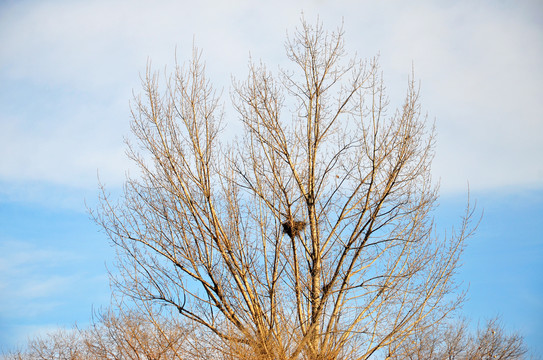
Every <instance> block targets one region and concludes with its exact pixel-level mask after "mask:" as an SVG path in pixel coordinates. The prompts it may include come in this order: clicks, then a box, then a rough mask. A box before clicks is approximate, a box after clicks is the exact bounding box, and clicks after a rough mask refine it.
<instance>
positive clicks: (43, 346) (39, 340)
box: [2, 328, 90, 360]
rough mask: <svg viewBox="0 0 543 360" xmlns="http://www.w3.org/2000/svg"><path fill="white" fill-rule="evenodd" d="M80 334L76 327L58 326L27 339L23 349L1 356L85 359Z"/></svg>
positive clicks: (13, 359) (28, 359)
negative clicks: (55, 328) (58, 327)
mask: <svg viewBox="0 0 543 360" xmlns="http://www.w3.org/2000/svg"><path fill="white" fill-rule="evenodd" d="M86 350H87V349H86V348H85V346H84V344H83V341H82V338H81V335H80V333H79V332H78V331H77V330H76V329H64V328H60V329H57V330H55V331H52V332H49V333H47V334H45V335H41V336H36V337H34V338H32V339H29V341H28V344H27V346H26V348H25V349H22V350H17V351H12V352H10V353H7V354H4V355H3V356H2V358H3V359H5V360H87V359H90V358H89V357H88V353H87V351H86Z"/></svg>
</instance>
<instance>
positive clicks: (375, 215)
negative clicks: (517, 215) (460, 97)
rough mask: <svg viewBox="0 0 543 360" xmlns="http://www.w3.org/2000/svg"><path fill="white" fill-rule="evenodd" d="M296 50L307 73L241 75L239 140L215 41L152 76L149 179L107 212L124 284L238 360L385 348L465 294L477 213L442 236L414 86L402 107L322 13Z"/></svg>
mask: <svg viewBox="0 0 543 360" xmlns="http://www.w3.org/2000/svg"><path fill="white" fill-rule="evenodd" d="M286 54H287V57H288V59H289V60H290V61H291V64H292V67H291V68H289V69H283V70H280V71H278V72H277V73H274V72H272V71H270V70H269V69H267V68H266V67H265V66H264V65H255V64H252V65H250V66H249V75H248V78H247V79H246V80H245V81H238V82H235V83H234V89H233V91H232V101H233V104H234V108H235V109H236V110H237V113H238V115H239V119H240V120H241V122H242V125H243V135H242V137H241V138H239V139H237V140H236V141H235V143H234V144H233V145H228V144H226V143H225V142H224V139H223V138H222V137H221V129H223V128H224V119H223V111H222V107H221V102H220V99H219V97H218V96H217V95H216V93H215V91H214V90H213V88H212V86H211V83H210V82H209V80H208V79H207V78H206V75H205V66H204V64H203V63H202V61H201V59H200V53H199V52H198V51H195V53H194V56H193V59H192V61H191V62H190V64H188V65H186V66H184V67H178V68H176V70H175V72H174V73H173V74H172V75H171V76H170V77H169V78H168V79H167V81H166V84H165V85H164V86H162V85H160V84H159V77H158V75H157V74H156V73H153V72H151V71H150V70H148V72H147V74H146V76H145V78H144V79H143V81H142V83H143V94H142V95H141V96H138V97H136V98H135V102H134V105H133V108H132V116H133V121H132V131H133V134H134V135H135V137H136V138H137V142H136V143H135V144H129V150H128V154H129V156H130V158H131V159H132V160H133V161H134V162H135V163H137V165H138V166H139V168H140V170H141V174H139V175H138V176H137V177H136V178H130V179H128V180H127V182H126V186H125V191H124V199H123V200H122V201H121V202H120V203H118V204H115V203H113V202H112V201H111V200H110V199H108V197H107V196H105V192H104V196H103V198H102V202H101V207H100V208H99V209H98V211H97V212H96V213H95V216H96V219H97V221H98V222H99V223H100V224H101V225H102V226H103V228H104V229H105V231H106V232H107V233H108V235H109V237H110V238H111V240H112V241H113V242H114V244H115V245H116V248H117V250H118V253H119V256H118V265H119V269H120V274H121V275H120V276H119V277H118V278H117V279H116V281H117V283H116V285H117V287H118V289H120V290H121V291H122V292H124V293H125V294H128V295H130V296H132V297H134V298H135V299H138V300H143V301H145V302H150V303H155V304H157V305H159V304H160V305H164V304H166V305H171V306H173V307H175V308H176V309H177V311H178V312H179V314H180V315H181V316H182V317H184V318H185V319H187V320H189V321H191V322H193V323H194V324H198V325H199V326H201V327H202V328H203V329H206V331H208V332H209V334H208V335H207V336H206V337H205V339H206V340H208V341H209V343H210V346H215V347H216V348H217V349H221V351H223V353H224V354H225V356H228V357H231V358H236V357H238V358H240V357H243V356H245V357H247V356H250V357H252V358H267V359H302V358H303V359H340V358H345V359H347V358H348V359H367V358H371V357H380V356H381V355H382V352H383V351H384V350H383V349H385V348H386V347H387V346H389V345H390V344H393V343H394V344H398V343H401V342H402V341H403V339H406V338H407V337H409V336H410V335H411V334H412V333H413V332H414V330H415V329H420V327H421V326H422V325H421V324H426V325H427V326H430V325H431V324H434V323H436V322H439V321H440V320H441V319H443V318H444V317H445V316H446V315H447V314H448V313H449V312H450V311H451V310H452V309H454V308H455V307H456V306H457V305H458V301H459V299H458V298H456V297H453V296H449V295H450V294H451V291H452V290H453V289H454V284H453V282H452V275H453V273H454V272H455V269H456V268H457V266H458V258H459V255H460V253H461V251H462V248H463V241H464V239H465V238H466V237H467V236H468V235H469V232H470V230H469V218H470V210H469V209H468V211H467V213H466V217H465V219H464V222H463V223H462V224H461V226H460V229H459V231H457V232H456V233H453V234H451V235H450V236H448V237H440V236H437V235H436V234H435V231H434V225H433V220H432V213H431V211H432V209H433V208H434V207H435V204H436V199H437V189H436V188H435V187H434V186H432V184H431V179H430V163H431V160H432V156H433V141H434V133H433V129H431V128H428V126H427V124H426V121H425V118H424V116H421V109H420V104H419V92H418V87H417V85H416V84H415V82H414V81H413V79H411V80H410V81H409V82H408V86H407V94H406V96H405V99H404V100H403V103H402V104H401V106H400V107H399V108H397V109H396V110H394V109H391V108H390V107H389V101H388V98H387V95H386V94H385V87H384V85H383V81H382V76H381V74H380V70H379V68H378V64H377V61H376V59H372V60H369V61H360V60H357V59H353V60H348V59H346V57H345V51H344V43H343V33H342V30H341V29H340V30H339V31H337V32H333V33H328V32H326V31H324V30H323V28H322V26H321V25H320V24H318V25H316V26H311V25H309V24H307V23H306V22H305V21H302V24H301V26H300V28H299V29H298V30H297V31H296V32H295V33H294V34H293V36H292V37H291V38H289V39H288V40H287V42H286ZM426 325H425V326H426ZM248 354H249V355H248Z"/></svg>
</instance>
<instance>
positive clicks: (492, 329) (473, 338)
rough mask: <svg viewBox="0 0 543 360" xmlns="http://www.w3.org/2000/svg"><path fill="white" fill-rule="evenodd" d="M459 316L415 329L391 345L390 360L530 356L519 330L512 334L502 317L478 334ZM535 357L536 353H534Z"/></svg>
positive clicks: (510, 359)
mask: <svg viewBox="0 0 543 360" xmlns="http://www.w3.org/2000/svg"><path fill="white" fill-rule="evenodd" d="M468 325H469V324H468V322H467V321H466V320H459V321H456V322H449V323H445V324H436V325H434V326H432V327H429V328H425V329H424V330H421V331H415V332H414V333H413V334H412V335H411V336H410V337H409V338H408V339H407V341H404V342H401V344H399V346H391V347H390V349H389V350H390V351H389V359H390V360H396V359H397V360H399V359H408V360H423V359H450V360H463V359H478V360H491V359H503V360H505V359H507V360H520V359H526V358H527V357H526V356H525V355H526V353H527V349H526V346H525V344H524V341H523V339H522V337H521V336H520V335H519V334H517V333H511V334H508V333H507V332H506V331H505V330H504V328H503V326H502V325H501V324H500V322H499V320H498V318H495V319H491V320H489V321H487V322H486V324H485V326H484V327H479V328H478V329H477V332H476V333H475V334H473V333H470V331H469V330H468ZM532 358H534V357H532Z"/></svg>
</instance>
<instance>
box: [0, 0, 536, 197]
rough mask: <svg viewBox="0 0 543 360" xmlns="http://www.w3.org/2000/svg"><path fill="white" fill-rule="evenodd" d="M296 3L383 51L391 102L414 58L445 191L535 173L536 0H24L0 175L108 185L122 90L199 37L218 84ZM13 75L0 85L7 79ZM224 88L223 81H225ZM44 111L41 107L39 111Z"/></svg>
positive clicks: (279, 50)
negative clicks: (258, 0)
mask: <svg viewBox="0 0 543 360" xmlns="http://www.w3.org/2000/svg"><path fill="white" fill-rule="evenodd" d="M301 10H303V11H304V13H305V16H306V18H307V19H308V20H309V21H312V20H313V19H314V18H315V16H316V15H317V14H319V15H320V16H321V18H322V19H323V20H324V21H325V24H326V25H327V26H332V27H335V26H336V25H338V24H339V22H340V21H341V18H342V17H344V19H345V30H346V32H347V40H348V42H347V48H348V49H349V50H352V51H351V53H354V52H355V51H357V52H358V53H359V54H360V55H362V56H373V55H374V54H375V53H377V52H378V51H380V53H381V60H382V64H383V70H384V72H385V77H386V79H388V81H389V82H388V85H389V88H390V89H391V91H392V95H393V100H401V96H400V95H399V94H400V91H399V90H398V89H402V88H403V85H404V84H405V80H406V77H407V74H408V73H409V71H410V66H411V63H412V62H414V64H415V69H416V76H417V77H419V78H420V79H421V80H422V95H423V98H422V101H423V106H424V107H425V108H426V109H428V110H429V114H430V116H431V117H432V118H433V117H434V116H435V117H436V118H437V125H438V132H439V139H438V140H439V141H438V154H437V157H436V161H435V167H434V168H435V173H436V175H437V176H438V177H441V178H442V184H443V187H444V189H445V190H458V189H465V184H466V181H468V180H469V181H470V183H471V185H472V187H474V188H488V189H495V188H499V187H503V186H534V185H537V184H541V183H542V182H543V168H542V167H543V165H541V162H540V161H539V157H540V155H541V154H542V153H543V148H542V143H543V142H541V141H540V140H539V137H540V136H539V134H541V133H543V121H542V119H543V107H542V105H541V102H540V99H541V98H543V88H542V87H543V71H542V70H541V66H540V65H541V60H542V57H543V45H542V44H543V41H542V40H543V39H542V26H541V22H540V21H538V20H537V19H538V18H535V17H534V16H535V15H534V13H535V12H537V10H541V6H540V5H538V4H537V2H531V3H528V2H527V3H523V5H522V6H521V5H508V3H505V2H477V3H473V2H469V1H461V2H442V3H439V4H437V3H435V2H431V1H415V2H409V3H405V2H401V1H390V2H386V3H385V2H373V1H363V2H358V1H348V0H345V1H339V2H331V1H310V0H307V1H301V2H299V3H296V4H293V3H292V2H289V1H286V0H285V1H279V2H275V3H264V4H260V5H258V6H257V5H255V4H254V3H253V2H250V1H245V0H239V1H236V2H221V1H212V0H207V1H201V2H188V1H166V0H163V1H155V2H147V1H128V0H119V1H104V0H99V1H80V2H73V1H66V0H57V1H48V2H38V1H27V2H21V3H13V4H11V5H4V11H3V15H2V16H0V43H1V44H2V53H1V56H0V65H1V68H2V69H3V70H1V71H0V81H2V83H3V84H5V85H3V87H4V89H2V90H1V91H2V92H0V104H1V105H2V107H3V110H2V112H1V113H0V154H1V156H2V158H3V161H2V163H1V165H0V178H1V179H2V180H3V181H4V182H11V183H17V182H25V181H34V182H36V181H37V182H40V181H42V182H46V183H50V184H57V185H68V186H72V187H78V188H94V187H95V184H96V180H95V179H96V170H97V168H98V169H99V170H100V173H101V174H102V176H103V177H104V178H105V179H106V181H107V182H109V183H111V184H114V185H117V184H119V183H120V182H121V180H122V178H123V176H124V170H125V169H126V168H127V167H128V166H129V165H128V164H127V162H126V160H125V159H124V157H123V150H122V141H121V139H122V137H123V135H126V133H127V130H128V128H127V123H128V115H129V113H128V100H129V99H130V96H131V95H130V94H131V92H130V91H131V89H132V88H135V89H136V91H137V90H138V89H139V81H138V73H140V72H142V71H143V70H144V67H145V64H146V62H147V59H148V57H150V58H151V59H152V62H153V66H154V67H155V68H159V69H162V68H163V65H165V64H171V63H172V62H173V53H174V49H175V47H176V46H177V56H178V58H179V59H180V60H184V59H187V58H188V57H189V55H190V51H191V48H192V42H193V40H195V41H196V44H197V45H198V46H199V47H201V48H203V50H204V57H205V58H206V59H207V60H208V69H209V72H210V77H211V78H212V79H214V81H216V82H217V83H218V87H219V88H220V87H227V86H228V84H229V81H230V75H231V74H232V73H233V74H234V75H236V76H237V77H240V76H243V74H244V72H245V68H246V64H247V61H248V55H249V52H251V54H252V55H253V57H254V58H257V59H258V58H263V59H264V60H265V61H266V62H269V63H270V64H271V65H272V66H274V64H275V63H277V62H282V61H284V57H283V46H282V44H283V40H284V35H285V32H286V30H287V29H288V30H292V29H293V27H294V26H296V25H297V23H298V19H299V17H300V12H301ZM8 87H9V89H8ZM224 95H225V100H228V92H227V91H226V92H225V93H224ZM40 110H41V111H40Z"/></svg>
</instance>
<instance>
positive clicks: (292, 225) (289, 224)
mask: <svg viewBox="0 0 543 360" xmlns="http://www.w3.org/2000/svg"><path fill="white" fill-rule="evenodd" d="M281 225H283V232H284V233H285V234H287V235H288V236H290V238H291V239H294V238H295V237H296V236H298V235H300V233H301V232H302V230H303V229H304V228H305V225H306V222H305V221H297V220H292V219H291V220H287V221H285V222H284V223H282V224H281Z"/></svg>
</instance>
